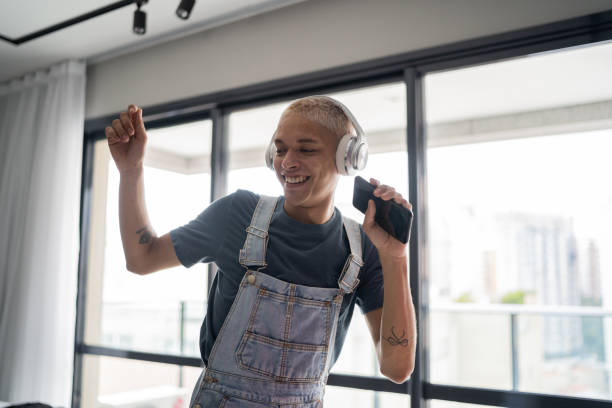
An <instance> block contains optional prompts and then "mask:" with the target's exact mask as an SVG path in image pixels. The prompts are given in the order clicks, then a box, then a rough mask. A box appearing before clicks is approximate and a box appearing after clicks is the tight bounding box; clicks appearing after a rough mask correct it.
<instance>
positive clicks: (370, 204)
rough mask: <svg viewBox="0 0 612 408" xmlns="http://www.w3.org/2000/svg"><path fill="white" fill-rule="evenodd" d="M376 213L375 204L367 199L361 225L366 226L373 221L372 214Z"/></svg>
mask: <svg viewBox="0 0 612 408" xmlns="http://www.w3.org/2000/svg"><path fill="white" fill-rule="evenodd" d="M375 215H376V205H375V204H374V201H373V200H368V208H367V210H366V212H365V218H364V219H363V225H365V226H366V227H367V226H369V225H372V224H373V223H374V216H375Z"/></svg>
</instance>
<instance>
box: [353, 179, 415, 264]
mask: <svg viewBox="0 0 612 408" xmlns="http://www.w3.org/2000/svg"><path fill="white" fill-rule="evenodd" d="M370 184H373V185H374V186H376V189H375V190H374V196H376V197H380V198H382V199H383V200H385V201H388V200H393V201H395V202H396V203H397V204H399V205H402V206H404V207H406V208H408V209H409V210H412V204H410V203H409V202H408V200H406V199H405V198H403V197H402V195H401V194H400V193H398V192H397V191H395V189H394V188H393V187H391V186H388V185H385V184H380V182H379V181H378V180H376V179H373V178H371V179H370ZM375 214H376V205H375V204H374V201H373V200H370V201H369V202H368V209H367V210H366V213H365V218H364V219H363V231H364V232H365V233H366V234H367V236H368V238H370V240H371V241H372V243H373V244H374V246H376V249H378V253H379V254H380V255H390V256H394V257H404V256H406V247H407V243H406V244H404V243H403V242H400V241H398V240H397V239H395V238H394V237H393V236H391V235H389V233H388V232H387V231H385V230H384V229H382V227H381V226H380V225H378V224H377V223H376V221H375V220H374V216H375Z"/></svg>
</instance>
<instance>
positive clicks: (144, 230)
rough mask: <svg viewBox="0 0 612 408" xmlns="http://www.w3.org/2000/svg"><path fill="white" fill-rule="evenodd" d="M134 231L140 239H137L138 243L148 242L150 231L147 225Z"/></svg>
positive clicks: (149, 240)
mask: <svg viewBox="0 0 612 408" xmlns="http://www.w3.org/2000/svg"><path fill="white" fill-rule="evenodd" d="M136 233H137V234H140V240H139V241H138V243H139V244H148V243H149V242H151V233H150V232H149V230H148V229H147V227H144V228H141V229H139V230H138V231H136ZM141 233H142V234H141Z"/></svg>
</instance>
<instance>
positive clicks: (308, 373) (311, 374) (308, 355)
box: [236, 288, 332, 382]
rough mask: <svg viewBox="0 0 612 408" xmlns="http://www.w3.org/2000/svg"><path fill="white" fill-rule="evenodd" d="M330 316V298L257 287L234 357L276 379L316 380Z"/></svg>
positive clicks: (322, 364) (247, 367) (323, 362)
mask: <svg viewBox="0 0 612 408" xmlns="http://www.w3.org/2000/svg"><path fill="white" fill-rule="evenodd" d="M331 320H332V307H331V302H328V301H321V300H313V299H305V298H301V297H297V296H288V295H283V294H279V293H275V292H271V291H269V290H266V289H263V288H260V289H259V290H258V293H257V298H256V301H255V305H254V307H253V310H252V312H251V316H250V319H249V325H248V327H247V330H246V331H245V332H244V334H243V336H242V339H241V342H240V344H239V346H238V349H237V350H236V360H237V362H238V364H239V365H240V366H241V367H242V368H244V369H246V370H250V371H253V372H256V373H258V374H260V375H263V376H266V377H269V378H274V379H275V380H277V381H291V382H315V381H318V380H319V379H320V377H321V375H322V374H323V370H324V368H325V360H326V357H327V352H328V346H329V337H330V331H331V325H332V321H331Z"/></svg>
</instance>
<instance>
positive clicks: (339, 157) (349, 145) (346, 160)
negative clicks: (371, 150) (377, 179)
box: [265, 95, 368, 176]
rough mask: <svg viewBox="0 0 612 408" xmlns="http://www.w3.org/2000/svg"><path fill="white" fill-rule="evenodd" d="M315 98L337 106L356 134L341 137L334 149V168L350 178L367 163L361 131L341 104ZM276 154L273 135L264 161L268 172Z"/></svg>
mask: <svg viewBox="0 0 612 408" xmlns="http://www.w3.org/2000/svg"><path fill="white" fill-rule="evenodd" d="M313 96H314V97H317V98H325V99H327V100H329V101H331V102H332V103H333V104H334V105H336V106H338V107H339V108H340V109H342V111H343V112H344V114H345V115H346V116H347V117H348V119H349V121H350V122H351V124H352V125H353V127H354V128H355V131H356V132H357V134H356V135H353V134H350V133H347V134H346V135H344V136H342V138H341V139H340V142H339V143H338V148H337V149H336V168H337V169H338V173H340V174H342V175H344V176H350V175H353V174H355V173H357V171H358V170H363V169H364V168H365V166H366V164H367V163H368V143H367V141H366V138H365V134H364V133H363V129H362V128H361V126H360V125H359V123H358V122H357V119H355V116H353V114H352V113H351V111H350V110H349V109H348V108H347V107H346V106H344V105H343V104H342V103H341V102H339V101H337V100H335V99H333V98H330V97H329V96H324V95H313ZM275 154H276V147H275V146H274V135H272V139H270V143H269V144H268V147H267V148H266V153H265V159H266V166H268V168H269V169H270V170H274V155H275Z"/></svg>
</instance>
